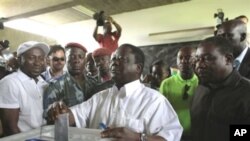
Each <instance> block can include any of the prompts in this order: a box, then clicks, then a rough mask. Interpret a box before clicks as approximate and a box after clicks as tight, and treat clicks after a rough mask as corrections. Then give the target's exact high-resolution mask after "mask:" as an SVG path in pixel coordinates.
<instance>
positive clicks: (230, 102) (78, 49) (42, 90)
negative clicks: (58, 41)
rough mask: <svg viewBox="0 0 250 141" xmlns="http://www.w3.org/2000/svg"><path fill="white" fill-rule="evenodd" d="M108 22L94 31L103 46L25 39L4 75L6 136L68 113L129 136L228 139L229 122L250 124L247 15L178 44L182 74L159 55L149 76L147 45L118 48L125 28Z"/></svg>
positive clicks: (172, 140) (132, 140)
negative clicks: (210, 34) (145, 71)
mask: <svg viewBox="0 0 250 141" xmlns="http://www.w3.org/2000/svg"><path fill="white" fill-rule="evenodd" d="M111 24H113V25H114V26H115V27H116V30H117V31H115V32H112V28H111V27H112V26H111ZM103 27H104V29H105V30H104V31H105V33H104V34H103V35H101V34H97V32H98V31H97V29H98V25H97V26H96V28H95V30H94V38H95V39H96V41H98V42H99V43H100V48H98V49H96V50H95V51H93V52H92V53H88V51H87V49H86V48H85V47H84V46H83V45H81V44H79V43H74V42H72V43H68V44H67V45H65V47H62V46H60V45H53V46H48V45H47V44H45V43H41V42H36V41H28V42H24V43H22V44H20V46H19V47H18V49H17V57H16V61H17V62H18V68H17V69H15V70H14V71H13V72H11V73H6V74H4V75H3V77H2V78H1V80H0V90H1V94H0V119H1V122H2V129H3V136H8V135H13V134H17V133H20V132H26V131H29V130H32V129H35V128H39V127H41V126H43V125H45V124H54V122H55V120H57V117H58V115H59V114H63V113H69V124H70V126H76V127H78V128H95V129H99V127H100V126H99V125H100V123H102V124H105V125H107V127H108V128H107V129H105V130H104V131H102V132H101V137H102V138H116V139H118V140H129V141H138V140H140V141H164V140H167V141H180V140H181V141H211V140H212V141H228V140H229V137H230V132H229V127H230V125H232V124H250V95H249V91H250V80H249V79H250V49H249V44H248V42H247V27H246V23H245V22H244V21H242V20H241V19H238V18H236V19H233V20H229V21H225V22H223V23H222V24H221V25H220V26H219V27H218V29H217V31H216V35H215V36H213V37H209V38H206V39H204V40H202V41H201V42H200V44H199V45H198V46H197V47H191V46H184V47H182V48H180V49H179V51H178V53H177V55H176V60H177V62H176V64H177V67H178V72H177V73H176V74H171V70H170V66H167V65H166V63H165V62H164V61H163V60H156V61H155V62H154V63H152V65H151V67H150V74H149V75H146V77H144V78H143V79H141V76H142V74H143V68H144V62H145V56H144V53H143V52H142V50H141V49H140V48H138V47H136V46H134V45H132V44H122V45H120V46H119V47H118V40H119V37H120V36H121V27H120V25H119V24H117V23H116V22H115V21H114V20H113V19H112V18H111V17H109V18H108V21H107V22H106V23H105V24H104V26H103ZM111 44H112V45H111ZM87 53H88V54H87ZM3 64H4V63H2V61H1V58H0V66H4V65H3Z"/></svg>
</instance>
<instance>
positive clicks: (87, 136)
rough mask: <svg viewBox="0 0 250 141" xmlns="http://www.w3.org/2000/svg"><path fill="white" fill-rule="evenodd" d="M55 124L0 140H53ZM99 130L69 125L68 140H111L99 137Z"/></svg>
mask: <svg viewBox="0 0 250 141" xmlns="http://www.w3.org/2000/svg"><path fill="white" fill-rule="evenodd" d="M54 130H55V126H54V125H49V126H43V127H41V128H38V129H34V130H31V131H28V132H23V133H19V134H15V135H12V136H8V137H5V138H1V139H0V141H55V134H54ZM100 132H101V130H99V129H87V128H76V127H69V129H68V139H69V141H112V139H109V138H101V135H100Z"/></svg>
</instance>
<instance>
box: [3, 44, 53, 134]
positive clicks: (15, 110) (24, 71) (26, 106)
mask: <svg viewBox="0 0 250 141" xmlns="http://www.w3.org/2000/svg"><path fill="white" fill-rule="evenodd" d="M48 52H49V47H48V45H46V44H44V43H39V42H35V41H28V42H25V43H23V44H21V45H20V46H19V47H18V49H17V55H18V58H19V63H20V69H19V70H18V71H17V72H14V73H12V74H10V75H8V76H6V77H5V78H4V79H2V80H1V81H0V90H1V93H0V112H1V114H0V117H1V120H2V124H3V131H4V134H5V135H12V134H16V133H19V132H24V131H28V130H31V129H34V128H38V127H40V126H41V125H42V124H43V123H44V122H43V118H42V113H43V107H42V100H43V96H42V95H43V91H44V88H45V87H46V86H47V82H45V81H44V80H43V79H42V77H40V74H41V73H42V71H43V70H44V65H45V58H46V55H47V54H48Z"/></svg>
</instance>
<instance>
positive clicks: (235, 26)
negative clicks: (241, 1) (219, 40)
mask: <svg viewBox="0 0 250 141" xmlns="http://www.w3.org/2000/svg"><path fill="white" fill-rule="evenodd" d="M217 36H222V37H224V38H226V39H228V40H230V41H231V43H232V44H233V45H234V46H235V47H234V52H233V55H234V57H235V60H234V68H235V69H237V70H238V71H239V72H240V74H241V75H242V76H245V77H247V78H248V79H250V49H249V47H248V42H247V27H246V24H245V23H244V22H242V21H241V20H238V19H234V20H229V21H226V22H224V23H222V25H221V26H220V28H219V29H218V32H217Z"/></svg>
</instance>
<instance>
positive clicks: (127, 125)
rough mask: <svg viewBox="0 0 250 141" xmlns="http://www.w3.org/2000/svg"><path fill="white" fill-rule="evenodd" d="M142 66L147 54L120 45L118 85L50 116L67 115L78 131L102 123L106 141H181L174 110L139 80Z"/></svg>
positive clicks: (115, 71) (114, 64)
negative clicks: (64, 113) (115, 139)
mask: <svg viewBox="0 0 250 141" xmlns="http://www.w3.org/2000/svg"><path fill="white" fill-rule="evenodd" d="M143 64H144V54H143V52H142V51H141V50H140V49H139V48H138V47H135V46H133V45H130V44H123V45H121V46H120V47H119V48H118V49H117V50H116V51H115V52H114V53H113V54H112V56H111V65H110V70H111V75H112V79H113V80H114V82H115V85H114V86H113V87H112V88H109V89H106V90H104V91H101V92H99V93H97V94H95V95H94V96H93V97H92V98H91V99H89V100H88V101H86V102H83V103H81V104H79V105H76V106H73V107H71V108H70V109H65V108H66V107H65V106H62V105H60V104H58V103H57V104H56V105H55V106H54V107H53V108H51V110H50V112H49V113H50V115H51V118H52V119H55V118H56V117H57V115H58V114H59V113H63V112H65V111H67V112H69V114H70V115H69V120H70V121H69V122H70V124H71V125H76V126H77V127H79V128H80V127H87V128H100V123H102V127H103V124H104V125H107V127H109V128H107V129H106V130H104V131H103V132H102V133H101V136H102V137H103V138H117V139H121V140H129V141H138V140H140V141H146V140H147V141H158V140H162V141H164V140H167V141H179V140H180V137H181V134H182V130H183V129H182V127H181V125H180V123H179V120H178V117H177V115H176V113H175V111H174V110H173V108H172V106H171V105H170V104H169V102H168V101H167V99H166V98H165V97H163V96H162V95H161V94H160V93H159V92H158V91H155V90H153V89H151V88H149V87H146V86H144V85H143V84H142V83H141V82H140V80H139V78H140V76H141V73H142V71H143ZM55 111H56V112H55Z"/></svg>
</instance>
